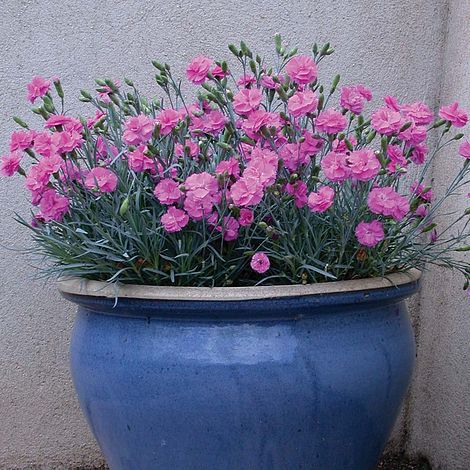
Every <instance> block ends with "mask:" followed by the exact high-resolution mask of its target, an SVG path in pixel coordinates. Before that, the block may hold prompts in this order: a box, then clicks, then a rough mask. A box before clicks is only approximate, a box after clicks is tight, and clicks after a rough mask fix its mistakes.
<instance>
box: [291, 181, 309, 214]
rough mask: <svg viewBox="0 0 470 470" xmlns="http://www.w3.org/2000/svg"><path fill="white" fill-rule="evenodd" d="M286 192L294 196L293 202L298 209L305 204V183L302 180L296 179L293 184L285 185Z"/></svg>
mask: <svg viewBox="0 0 470 470" xmlns="http://www.w3.org/2000/svg"><path fill="white" fill-rule="evenodd" d="M286 191H287V194H290V195H291V196H293V197H294V204H295V206H296V207H298V208H299V209H300V208H301V207H304V206H305V204H307V185H306V184H305V183H304V182H303V181H296V182H295V183H294V184H291V183H288V184H287V185H286Z"/></svg>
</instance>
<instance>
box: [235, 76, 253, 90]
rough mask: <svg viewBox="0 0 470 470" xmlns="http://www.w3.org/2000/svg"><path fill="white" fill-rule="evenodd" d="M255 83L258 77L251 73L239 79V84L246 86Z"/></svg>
mask: <svg viewBox="0 0 470 470" xmlns="http://www.w3.org/2000/svg"><path fill="white" fill-rule="evenodd" d="M254 83H256V77H255V76H254V75H252V74H251V73H245V74H243V75H242V76H241V77H240V78H239V79H238V80H237V85H238V86H242V87H245V88H250V87H251V85H253V84H254Z"/></svg>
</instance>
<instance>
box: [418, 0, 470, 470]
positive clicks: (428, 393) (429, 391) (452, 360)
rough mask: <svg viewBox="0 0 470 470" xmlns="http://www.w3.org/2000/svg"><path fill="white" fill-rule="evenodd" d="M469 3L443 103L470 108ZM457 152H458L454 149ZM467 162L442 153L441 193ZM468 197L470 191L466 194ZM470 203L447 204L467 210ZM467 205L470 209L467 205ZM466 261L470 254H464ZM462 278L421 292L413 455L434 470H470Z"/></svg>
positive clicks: (437, 276)
mask: <svg viewBox="0 0 470 470" xmlns="http://www.w3.org/2000/svg"><path fill="white" fill-rule="evenodd" d="M469 24H470V1H469V0H451V1H450V2H449V20H448V28H447V31H446V45H445V60H444V69H443V70H444V73H443V76H442V92H441V102H442V104H448V103H450V102H452V101H454V100H458V101H459V102H460V103H461V105H462V106H465V107H466V108H467V109H469V107H470V29H469V28H468V25H469ZM454 148H455V147H454ZM461 164H462V158H461V157H459V156H458V155H456V154H455V152H451V151H449V152H443V153H442V155H441V157H440V159H439V161H438V163H437V164H436V165H435V168H434V179H435V187H436V189H437V191H438V192H442V191H443V189H444V188H445V187H446V186H447V185H448V184H449V183H450V180H451V178H452V175H453V174H455V171H456V167H457V166H458V165H461ZM465 192H468V191H465ZM468 201H469V200H468V199H467V201H465V198H460V201H456V202H453V203H452V204H448V207H447V208H444V210H446V209H453V210H459V211H463V210H464V209H465V208H466V207H467V206H468V205H470V204H468ZM465 202H467V204H465ZM462 255H463V256H466V257H467V259H468V257H470V255H469V254H468V253H462ZM461 285H462V284H461V279H460V278H459V277H458V276H457V275H453V274H452V273H450V272H448V271H445V270H442V269H432V270H431V271H430V272H429V273H428V274H426V276H425V280H424V285H423V289H422V292H421V314H420V328H419V348H418V367H417V370H416V373H415V382H414V385H413V389H412V400H411V402H410V408H411V421H410V431H411V435H410V445H409V449H410V451H412V452H422V453H424V454H425V455H427V456H429V458H430V460H431V463H432V464H433V468H437V469H444V470H468V469H469V468H470V399H469V390H470V368H469V364H470V346H469V337H470V303H469V302H468V299H465V295H463V292H462V288H461Z"/></svg>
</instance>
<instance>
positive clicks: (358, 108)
mask: <svg viewBox="0 0 470 470" xmlns="http://www.w3.org/2000/svg"><path fill="white" fill-rule="evenodd" d="M371 99H372V93H371V92H370V90H369V89H368V88H366V87H365V86H363V85H357V86H351V87H343V88H342V89H341V97H340V101H339V103H340V105H341V106H342V107H343V108H344V109H347V110H348V111H351V112H352V113H354V114H361V113H362V110H363V109H364V103H365V102H366V101H370V100H371Z"/></svg>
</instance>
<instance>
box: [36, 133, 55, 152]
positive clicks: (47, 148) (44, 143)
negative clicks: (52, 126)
mask: <svg viewBox="0 0 470 470" xmlns="http://www.w3.org/2000/svg"><path fill="white" fill-rule="evenodd" d="M33 146H34V150H36V152H37V153H39V155H42V156H44V157H50V156H51V155H53V154H55V153H57V148H56V147H55V145H52V134H51V133H50V132H47V131H46V132H38V133H37V134H36V135H35V137H34V144H33Z"/></svg>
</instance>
